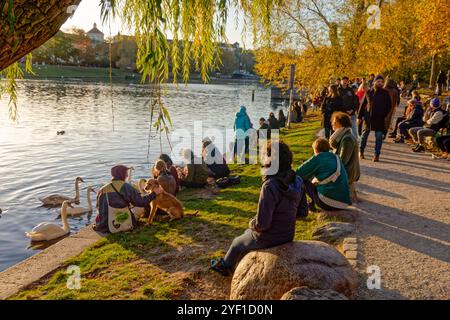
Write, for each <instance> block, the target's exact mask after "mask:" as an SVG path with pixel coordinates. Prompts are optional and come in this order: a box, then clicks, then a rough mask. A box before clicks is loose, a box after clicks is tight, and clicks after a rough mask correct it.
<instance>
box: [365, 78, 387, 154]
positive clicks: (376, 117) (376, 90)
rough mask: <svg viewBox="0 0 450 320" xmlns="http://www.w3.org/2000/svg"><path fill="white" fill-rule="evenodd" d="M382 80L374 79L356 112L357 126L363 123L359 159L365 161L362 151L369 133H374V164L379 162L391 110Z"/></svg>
mask: <svg viewBox="0 0 450 320" xmlns="http://www.w3.org/2000/svg"><path fill="white" fill-rule="evenodd" d="M383 85H384V78H383V76H381V75H378V76H376V77H375V80H374V85H373V88H370V89H369V91H367V92H366V94H365V96H364V98H363V100H362V102H361V105H360V107H359V110H358V124H359V123H363V132H362V135H361V141H360V146H359V151H360V158H361V159H365V156H364V151H365V149H366V146H367V139H368V138H369V135H370V132H371V131H374V132H375V156H374V158H373V161H374V162H379V161H380V154H381V147H382V145H383V136H384V134H385V132H386V129H387V128H386V118H387V117H388V116H389V113H390V111H391V109H392V100H391V97H390V95H389V92H388V91H387V90H386V89H384V88H383Z"/></svg>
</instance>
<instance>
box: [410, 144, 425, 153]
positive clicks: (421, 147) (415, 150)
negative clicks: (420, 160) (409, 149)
mask: <svg viewBox="0 0 450 320" xmlns="http://www.w3.org/2000/svg"><path fill="white" fill-rule="evenodd" d="M413 152H425V148H424V147H423V146H421V145H419V146H418V147H417V148H415V149H413Z"/></svg>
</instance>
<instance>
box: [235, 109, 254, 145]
mask: <svg viewBox="0 0 450 320" xmlns="http://www.w3.org/2000/svg"><path fill="white" fill-rule="evenodd" d="M251 127H252V123H251V121H250V118H249V117H248V114H247V108H246V107H244V106H242V107H241V110H239V112H238V113H236V119H235V120H234V131H235V132H236V139H238V140H243V139H245V138H246V137H248V136H249V132H248V130H249V129H250V128H251Z"/></svg>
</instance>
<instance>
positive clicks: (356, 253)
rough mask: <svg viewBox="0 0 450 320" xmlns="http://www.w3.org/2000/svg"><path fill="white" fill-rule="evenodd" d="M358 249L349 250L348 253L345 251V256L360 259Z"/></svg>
mask: <svg viewBox="0 0 450 320" xmlns="http://www.w3.org/2000/svg"><path fill="white" fill-rule="evenodd" d="M358 256H359V255H358V251H347V252H346V253H345V257H346V258H347V259H352V260H356V259H358Z"/></svg>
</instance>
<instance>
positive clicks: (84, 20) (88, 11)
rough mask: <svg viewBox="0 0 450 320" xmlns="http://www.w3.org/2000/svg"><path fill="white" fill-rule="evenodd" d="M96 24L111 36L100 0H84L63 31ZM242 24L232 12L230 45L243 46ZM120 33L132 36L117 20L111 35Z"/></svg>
mask: <svg viewBox="0 0 450 320" xmlns="http://www.w3.org/2000/svg"><path fill="white" fill-rule="evenodd" d="M94 22H95V23H97V28H98V29H100V30H101V31H102V32H103V33H104V34H105V36H106V37H108V36H109V35H110V32H109V25H108V23H107V22H106V23H105V25H102V21H101V18H100V0H82V1H81V3H80V5H79V6H78V7H77V8H76V10H75V13H74V15H73V16H72V17H71V18H69V19H68V20H67V21H66V23H65V24H64V25H63V26H62V27H61V29H62V30H63V31H67V30H69V29H71V28H72V27H77V28H81V29H83V30H84V31H89V30H90V29H92V27H93V24H94ZM242 24H243V22H242V16H238V25H236V13H235V10H230V12H229V15H228V23H227V28H226V35H227V38H228V41H229V42H230V43H234V42H239V43H240V44H241V45H243V42H242V36H241V33H242ZM118 32H120V33H121V34H131V32H130V31H129V30H127V29H125V28H124V27H123V26H122V24H121V21H120V20H116V21H113V22H112V23H111V35H116V34H117V33H118ZM245 45H246V47H247V48H251V39H250V37H249V36H247V37H246V41H245Z"/></svg>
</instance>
